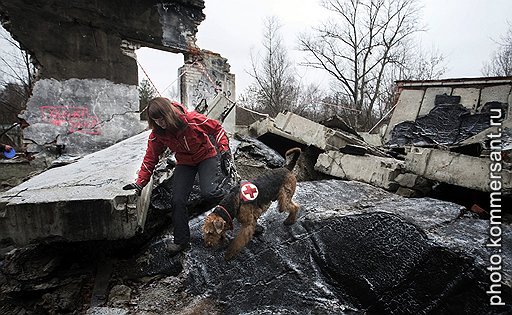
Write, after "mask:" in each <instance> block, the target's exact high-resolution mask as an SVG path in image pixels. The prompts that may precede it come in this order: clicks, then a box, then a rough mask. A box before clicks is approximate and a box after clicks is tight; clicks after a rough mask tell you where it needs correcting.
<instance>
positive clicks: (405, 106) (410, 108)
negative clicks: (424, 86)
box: [384, 89, 425, 141]
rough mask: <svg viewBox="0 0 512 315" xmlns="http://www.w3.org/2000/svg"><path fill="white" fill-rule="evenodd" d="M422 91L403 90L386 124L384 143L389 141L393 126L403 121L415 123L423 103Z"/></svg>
mask: <svg viewBox="0 0 512 315" xmlns="http://www.w3.org/2000/svg"><path fill="white" fill-rule="evenodd" d="M424 93H425V91H424V90H421V89H420V90H403V91H402V92H401V93H400V97H399V98H398V101H397V104H396V107H395V110H394V111H393V116H391V119H390V121H389V124H388V129H387V130H386V135H385V137H384V139H385V141H389V138H390V135H391V131H392V130H393V128H394V127H395V125H397V124H399V123H401V122H403V121H415V120H416V117H417V116H418V113H419V110H420V108H421V103H422V101H423V95H424Z"/></svg>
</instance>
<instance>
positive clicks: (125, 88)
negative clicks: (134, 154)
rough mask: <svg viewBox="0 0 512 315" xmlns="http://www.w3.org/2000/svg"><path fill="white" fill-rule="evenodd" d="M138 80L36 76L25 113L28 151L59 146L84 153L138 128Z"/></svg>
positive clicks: (67, 152) (127, 135)
mask: <svg viewBox="0 0 512 315" xmlns="http://www.w3.org/2000/svg"><path fill="white" fill-rule="evenodd" d="M138 107H139V101H138V92H137V87H136V86H135V85H128V84H115V83H113V82H111V81H108V80H105V79H82V80H80V79H69V80H64V81H58V80H55V79H43V80H39V81H37V82H36V84H35V86H34V93H33V96H32V97H31V98H30V100H29V102H28V103H27V109H26V112H25V114H24V115H23V118H24V119H25V120H26V121H28V122H29V123H30V126H29V127H27V128H26V129H25V130H24V138H25V142H26V143H27V151H28V152H41V151H44V150H45V147H53V146H57V147H58V148H59V153H60V154H64V153H65V154H71V155H84V154H87V153H89V152H94V151H97V150H99V149H101V148H104V147H108V146H110V145H112V144H114V143H116V142H119V141H121V140H123V139H125V138H128V137H130V136H131V135H132V134H134V133H139V132H141V131H142V130H144V128H145V127H146V124H143V123H142V122H140V121H139V118H138V116H139V115H138V113H137V111H138Z"/></svg>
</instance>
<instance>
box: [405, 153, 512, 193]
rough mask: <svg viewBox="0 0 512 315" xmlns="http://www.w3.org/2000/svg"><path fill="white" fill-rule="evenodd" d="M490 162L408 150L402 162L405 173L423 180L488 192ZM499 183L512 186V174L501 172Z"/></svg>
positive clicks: (465, 156) (455, 155) (506, 186)
mask: <svg viewBox="0 0 512 315" xmlns="http://www.w3.org/2000/svg"><path fill="white" fill-rule="evenodd" d="M489 164H490V160H488V159H485V158H478V157H473V156H467V155H462V154H458V153H453V152H449V151H443V150H437V149H429V148H417V147H413V148H411V151H410V152H408V153H407V156H406V159H405V168H406V169H407V171H410V172H413V173H416V174H418V175H421V176H423V177H425V178H428V179H431V180H435V181H439V182H443V183H447V184H452V185H457V186H461V187H466V188H471V189H476V190H479V191H490V190H491V189H490V187H489V176H490V175H489V173H490V171H489ZM500 174H501V183H502V186H503V188H505V189H510V188H511V187H512V172H510V171H508V170H502V172H501V173H500Z"/></svg>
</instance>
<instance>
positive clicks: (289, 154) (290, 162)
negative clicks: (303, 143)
mask: <svg viewBox="0 0 512 315" xmlns="http://www.w3.org/2000/svg"><path fill="white" fill-rule="evenodd" d="M300 153H301V150H300V148H291V149H290V150H288V151H286V153H285V155H284V156H285V157H286V164H285V166H284V167H286V168H287V169H289V170H290V171H291V170H293V168H294V167H295V164H297V160H298V159H299V155H300Z"/></svg>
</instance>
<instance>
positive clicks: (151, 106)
mask: <svg viewBox="0 0 512 315" xmlns="http://www.w3.org/2000/svg"><path fill="white" fill-rule="evenodd" d="M147 110H148V124H149V128H151V129H152V130H154V131H156V132H157V133H162V132H164V129H162V128H161V127H160V126H158V125H157V124H156V122H155V119H159V118H163V119H164V120H165V122H166V123H167V126H168V127H167V128H166V129H170V130H171V131H178V130H180V129H183V128H184V127H185V126H186V123H185V122H184V121H183V119H182V118H181V117H180V114H184V112H183V111H182V110H181V108H179V107H178V106H174V105H172V102H171V101H170V100H169V99H168V98H165V97H155V98H154V99H152V100H150V101H149V103H148V108H147Z"/></svg>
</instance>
